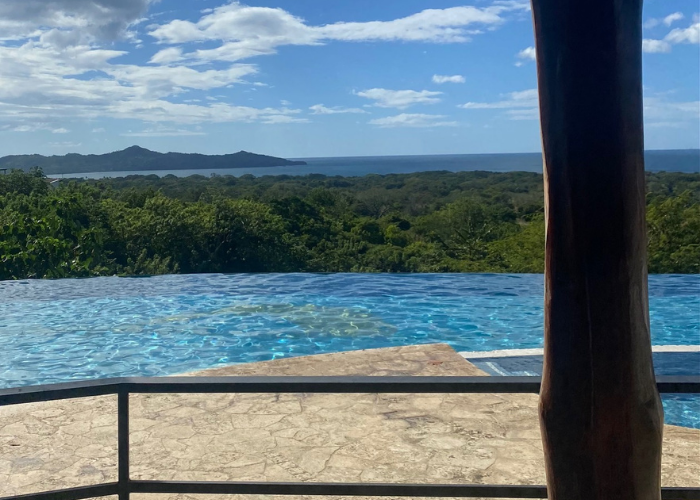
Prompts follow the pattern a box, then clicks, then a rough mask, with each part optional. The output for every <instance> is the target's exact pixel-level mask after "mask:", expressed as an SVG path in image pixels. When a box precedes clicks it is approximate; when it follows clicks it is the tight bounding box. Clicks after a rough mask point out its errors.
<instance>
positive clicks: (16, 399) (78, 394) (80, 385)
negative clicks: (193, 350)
mask: <svg viewBox="0 0 700 500" xmlns="http://www.w3.org/2000/svg"><path fill="white" fill-rule="evenodd" d="M125 380H127V379H123V378H105V379H95V380H81V381H78V382H62V383H60V384H46V385H27V386H22V387H13V388H11V389H0V406H4V405H16V404H21V403H38V402H43V401H56V400H59V399H75V398H85V397H90V396H104V395H106V394H116V393H117V391H118V390H119V387H120V386H121V385H122V384H123V383H124V381H125ZM0 500H2V499H0Z"/></svg>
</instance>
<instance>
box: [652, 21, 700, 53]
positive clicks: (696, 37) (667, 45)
mask: <svg viewBox="0 0 700 500" xmlns="http://www.w3.org/2000/svg"><path fill="white" fill-rule="evenodd" d="M676 14H678V13H676ZM674 15H675V14H671V16H668V17H667V18H666V19H668V18H670V17H672V16H674ZM678 19H681V18H678ZM672 22H673V21H672ZM669 24H670V23H669ZM699 43H700V21H699V20H698V19H696V18H695V17H694V18H693V24H691V25H690V26H688V27H687V28H675V29H673V30H671V31H670V32H669V33H668V34H667V35H666V36H665V37H664V38H663V39H662V40H655V39H644V40H643V41H642V50H643V51H644V52H648V53H662V52H671V46H672V45H677V44H699Z"/></svg>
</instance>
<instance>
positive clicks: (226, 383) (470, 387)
mask: <svg viewBox="0 0 700 500" xmlns="http://www.w3.org/2000/svg"><path fill="white" fill-rule="evenodd" d="M657 385H658V388H659V392H661V393H667V394H668V393H673V394H694V393H700V376H673V377H657ZM539 390H540V379H539V377H165V378H119V379H104V380H94V381H85V382H69V383H64V384H52V385H41V386H28V387H18V388H13V389H1V390H0V406H4V405H15V404H21V403H36V402H42V401H55V400H62V399H72V398H83V397H89V396H102V395H108V394H116V395H117V401H118V403H117V413H118V418H117V436H118V437H117V440H118V474H119V475H118V481H117V482H112V483H106V484H99V485H92V486H80V487H76V488H67V489H62V490H54V491H45V492H41V493H32V494H27V495H17V496H12V497H3V498H0V500H20V499H21V500H79V499H84V498H94V497H101V496H108V495H119V500H128V499H129V495H130V494H131V493H173V494H177V493H180V494H182V493H190V494H200V493H208V494H258V495H324V496H336V495H343V496H377V497H379V496H392V497H467V498H469V497H471V498H473V497H485V498H486V497H488V498H547V488H546V487H545V486H529V485H482V484H474V485H463V484H400V483H393V484H392V483H389V484H380V483H310V482H299V483H276V482H201V481H157V480H151V481H141V480H133V479H131V478H130V476H129V394H145V393H150V394H165V393H180V394H184V393H196V394H207V393H209V394H211V393H276V394H279V393H335V394H339V393H344V394H347V393H394V394H398V393H404V394H405V393H423V394H425V393H433V394H448V393H460V394H466V393H494V394H495V393H511V394H515V393H520V394H522V393H533V394H537V393H539ZM661 496H662V498H663V499H664V500H688V499H694V500H700V487H692V488H663V489H662V495H661Z"/></svg>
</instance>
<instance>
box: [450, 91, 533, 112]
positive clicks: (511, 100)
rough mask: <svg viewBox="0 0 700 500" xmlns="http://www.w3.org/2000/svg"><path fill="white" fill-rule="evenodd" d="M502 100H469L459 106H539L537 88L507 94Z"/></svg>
mask: <svg viewBox="0 0 700 500" xmlns="http://www.w3.org/2000/svg"><path fill="white" fill-rule="evenodd" d="M504 97H507V99H504V100H502V101H495V102H467V103H464V104H460V105H459V106H458V107H460V108H463V109H509V108H537V106H538V94H537V89H528V90H521V91H518V92H510V93H509V94H506V95H505V96H504Z"/></svg>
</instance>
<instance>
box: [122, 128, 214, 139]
mask: <svg viewBox="0 0 700 500" xmlns="http://www.w3.org/2000/svg"><path fill="white" fill-rule="evenodd" d="M120 135H122V136H124V137H179V136H190V135H206V134H205V133H204V132H200V131H197V130H185V129H174V128H168V127H153V128H147V129H144V130H140V131H137V132H132V131H131V130H129V131H128V132H125V133H123V134H120Z"/></svg>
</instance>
